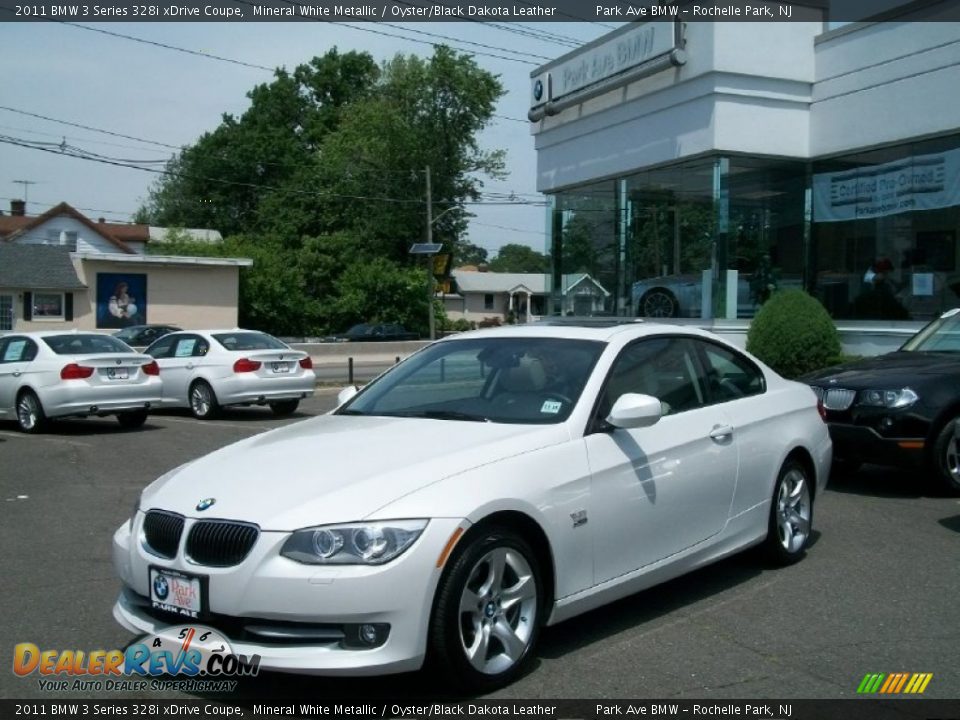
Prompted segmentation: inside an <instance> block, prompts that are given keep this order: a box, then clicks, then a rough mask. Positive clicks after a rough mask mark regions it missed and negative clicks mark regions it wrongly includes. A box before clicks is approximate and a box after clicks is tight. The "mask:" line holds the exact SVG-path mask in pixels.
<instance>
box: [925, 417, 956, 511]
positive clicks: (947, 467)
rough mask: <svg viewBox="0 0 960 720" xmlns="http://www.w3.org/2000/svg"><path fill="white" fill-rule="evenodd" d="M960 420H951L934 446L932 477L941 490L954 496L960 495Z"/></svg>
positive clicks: (938, 436)
mask: <svg viewBox="0 0 960 720" xmlns="http://www.w3.org/2000/svg"><path fill="white" fill-rule="evenodd" d="M958 422H960V418H957V419H954V420H951V421H950V422H948V423H947V424H946V425H944V427H943V429H942V430H941V431H940V434H939V435H937V439H936V441H935V442H934V444H933V458H932V459H933V462H932V463H931V465H932V467H931V468H930V469H931V471H932V473H931V474H932V475H933V476H934V477H935V478H936V480H937V481H938V485H939V489H940V490H942V491H944V492H945V493H947V494H949V495H953V496H958V495H960V434H958V433H960V427H958V426H957V423H958Z"/></svg>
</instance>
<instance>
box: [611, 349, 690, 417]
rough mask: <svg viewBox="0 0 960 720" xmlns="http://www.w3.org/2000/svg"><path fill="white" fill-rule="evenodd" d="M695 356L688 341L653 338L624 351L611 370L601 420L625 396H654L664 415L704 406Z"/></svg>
mask: <svg viewBox="0 0 960 720" xmlns="http://www.w3.org/2000/svg"><path fill="white" fill-rule="evenodd" d="M695 352H696V351H695V348H694V346H693V344H692V343H691V342H690V341H689V340H687V339H686V338H678V337H659V338H650V339H647V340H641V341H639V342H637V343H634V344H632V345H630V346H628V347H626V348H624V350H623V352H621V353H620V356H619V357H618V358H617V359H616V361H615V362H614V364H613V367H612V368H611V370H610V376H609V378H608V380H607V387H606V390H605V391H604V398H603V400H602V401H601V403H600V412H601V413H602V416H604V417H605V416H606V415H607V414H608V413H609V412H610V408H611V407H613V403H615V402H616V400H617V398H619V397H620V396H621V395H623V394H624V393H640V394H642V395H652V396H653V397H655V398H657V399H659V400H660V402H661V403H662V404H663V414H664V415H675V414H676V413H679V412H683V411H684V410H691V409H693V408H697V407H700V406H702V405H703V404H704V391H703V386H702V384H701V382H700V378H699V377H698V374H697V362H696V357H695Z"/></svg>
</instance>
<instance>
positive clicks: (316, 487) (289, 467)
mask: <svg viewBox="0 0 960 720" xmlns="http://www.w3.org/2000/svg"><path fill="white" fill-rule="evenodd" d="M567 439H569V433H568V431H567V429H566V426H564V425H509V424H502V423H478V422H464V421H453V420H446V421H444V420H432V419H421V418H395V417H357V416H346V415H325V416H322V417H318V418H313V419H311V420H305V421H303V422H299V423H295V424H293V425H289V426H287V427H284V428H280V429H278V430H274V431H271V432H267V433H264V434H262V435H257V436H255V437H252V438H248V439H246V440H242V441H240V442H238V443H235V444H233V445H229V446H227V447H225V448H222V449H220V450H217V451H216V452H213V453H211V454H209V455H206V456H204V457H202V458H200V459H198V460H195V461H193V462H192V463H189V464H188V465H185V466H183V467H181V468H178V469H176V470H174V471H172V472H171V473H168V474H167V475H166V476H164V477H162V478H160V479H159V480H157V481H156V482H154V483H153V484H152V485H150V486H149V487H148V488H147V489H146V490H145V491H144V494H143V498H142V502H141V505H140V507H141V509H144V510H147V509H151V508H157V509H163V510H170V511H173V512H177V513H180V514H182V515H185V516H186V517H203V518H219V519H230V520H244V521H247V522H254V523H256V524H258V525H259V526H260V527H261V528H262V529H263V530H286V531H288V530H295V529H297V528H301V527H309V526H311V525H322V524H326V523H335V522H350V521H356V520H361V519H363V518H365V517H367V516H369V515H371V514H372V513H374V512H375V511H376V510H378V509H379V508H381V507H383V506H385V505H387V504H389V503H391V502H393V501H395V500H397V499H399V498H401V497H403V496H404V495H407V494H409V493H411V492H414V491H416V490H419V489H420V488H423V487H425V486H427V485H430V484H432V483H434V482H437V481H439V480H442V479H444V478H448V477H451V476H454V475H457V474H459V473H462V472H464V471H466V470H470V469H472V468H475V467H478V466H480V465H485V464H489V463H492V462H496V461H498V460H501V459H503V458H506V457H511V456H515V455H519V454H522V453H526V452H531V451H533V450H536V449H538V448H542V447H546V446H549V445H554V444H557V443H560V442H564V441H565V440H567ZM207 498H214V499H215V500H216V502H215V503H214V504H213V505H212V506H211V507H210V508H209V509H208V510H207V511H205V512H198V511H197V503H199V502H200V501H201V500H203V499H207ZM430 514H431V508H424V511H423V515H424V516H429V515H430Z"/></svg>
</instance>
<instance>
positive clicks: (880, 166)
mask: <svg viewBox="0 0 960 720" xmlns="http://www.w3.org/2000/svg"><path fill="white" fill-rule="evenodd" d="M812 190H813V227H812V239H813V242H812V247H811V257H810V265H811V268H810V274H811V277H812V280H813V285H814V287H815V292H816V294H817V295H818V297H820V299H821V301H822V302H823V304H824V305H825V306H826V308H827V310H829V312H830V314H831V315H832V316H833V317H835V318H845V319H857V320H929V319H932V318H934V317H936V316H937V315H938V314H940V313H941V312H943V311H944V310H947V309H949V308H951V307H955V306H956V305H958V304H960V292H958V291H960V257H958V255H960V253H958V248H957V234H958V229H960V136H956V135H954V136H951V137H945V138H937V139H934V140H927V141H923V142H916V143H907V144H903V145H898V146H896V147H890V148H882V149H880V150H874V151H871V152H867V153H858V154H855V155H848V156H844V157H841V158H834V159H831V160H828V161H821V162H816V163H814V165H813V182H812Z"/></svg>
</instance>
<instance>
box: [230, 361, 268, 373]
mask: <svg viewBox="0 0 960 720" xmlns="http://www.w3.org/2000/svg"><path fill="white" fill-rule="evenodd" d="M262 364H263V363H261V362H258V361H257V360H248V359H247V358H240V359H239V360H237V361H236V362H235V363H234V364H233V371H234V372H236V373H242V372H255V371H257V370H259V369H260V366H261V365H262Z"/></svg>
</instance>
